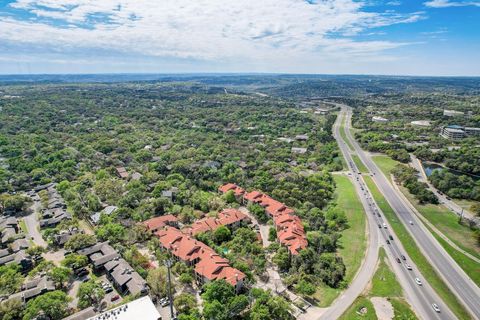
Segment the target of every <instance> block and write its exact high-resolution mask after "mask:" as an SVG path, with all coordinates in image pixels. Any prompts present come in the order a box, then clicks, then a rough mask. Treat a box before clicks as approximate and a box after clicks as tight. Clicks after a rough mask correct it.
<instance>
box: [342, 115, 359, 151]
mask: <svg viewBox="0 0 480 320" xmlns="http://www.w3.org/2000/svg"><path fill="white" fill-rule="evenodd" d="M340 136H341V137H342V139H343V141H345V143H346V144H347V146H348V148H349V149H350V151H353V150H355V148H354V147H353V145H352V143H351V142H350V140H349V139H347V133H346V132H345V117H342V121H341V124H340Z"/></svg>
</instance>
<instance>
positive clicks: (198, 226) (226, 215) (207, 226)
mask: <svg viewBox="0 0 480 320" xmlns="http://www.w3.org/2000/svg"><path fill="white" fill-rule="evenodd" d="M246 219H249V217H248V216H247V215H245V214H244V213H242V212H241V211H239V210H237V209H233V208H230V209H225V210H223V211H222V212H220V213H219V214H218V217H217V218H213V217H206V218H203V219H200V220H197V221H195V222H194V223H193V224H192V226H191V227H190V228H186V229H183V231H184V233H186V234H190V235H193V236H194V235H197V234H199V233H200V232H207V231H214V230H216V229H217V228H218V227H220V226H229V225H232V224H234V223H236V222H240V221H243V220H246Z"/></svg>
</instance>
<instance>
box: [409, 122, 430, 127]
mask: <svg viewBox="0 0 480 320" xmlns="http://www.w3.org/2000/svg"><path fill="white" fill-rule="evenodd" d="M410 124H411V125H412V126H417V127H430V126H431V125H432V124H431V123H430V121H429V120H415V121H412V122H410Z"/></svg>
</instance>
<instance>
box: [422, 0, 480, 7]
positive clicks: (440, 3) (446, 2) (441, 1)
mask: <svg viewBox="0 0 480 320" xmlns="http://www.w3.org/2000/svg"><path fill="white" fill-rule="evenodd" d="M423 4H424V5H425V6H427V7H430V8H450V7H466V6H475V7H480V2H477V1H450V0H432V1H427V2H424V3H423Z"/></svg>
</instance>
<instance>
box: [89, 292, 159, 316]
mask: <svg viewBox="0 0 480 320" xmlns="http://www.w3.org/2000/svg"><path fill="white" fill-rule="evenodd" d="M104 319H115V320H132V319H141V320H158V319H161V317H160V313H159V312H158V310H157V308H155V305H154V304H153V302H152V300H151V299H150V297H149V296H145V297H141V298H139V299H137V300H133V301H132V302H129V303H126V304H124V305H121V306H120V307H116V308H114V309H111V310H108V311H105V312H103V313H101V314H97V315H96V316H93V317H91V318H88V319H87V320H104Z"/></svg>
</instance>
